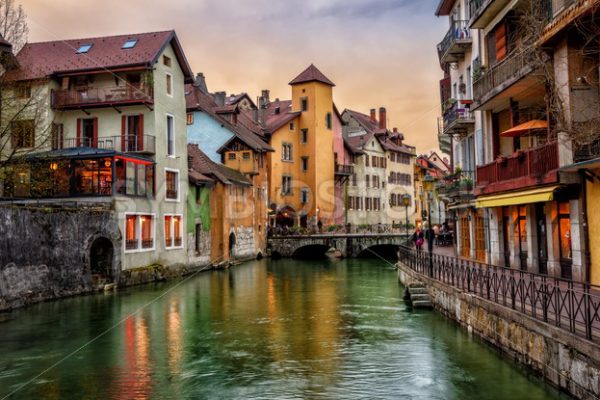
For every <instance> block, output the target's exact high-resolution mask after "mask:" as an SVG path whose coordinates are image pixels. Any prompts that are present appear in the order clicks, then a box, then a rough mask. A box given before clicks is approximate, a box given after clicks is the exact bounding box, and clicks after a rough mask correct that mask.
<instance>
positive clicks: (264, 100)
mask: <svg viewBox="0 0 600 400" xmlns="http://www.w3.org/2000/svg"><path fill="white" fill-rule="evenodd" d="M269 103H270V100H269V91H268V90H267V89H263V90H262V93H261V95H260V98H259V99H258V107H259V108H266V107H267V106H268V105H269Z"/></svg>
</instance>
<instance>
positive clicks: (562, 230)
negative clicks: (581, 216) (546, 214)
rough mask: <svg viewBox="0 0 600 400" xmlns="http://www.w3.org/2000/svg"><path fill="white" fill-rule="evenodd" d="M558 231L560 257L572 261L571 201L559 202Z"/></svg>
mask: <svg viewBox="0 0 600 400" xmlns="http://www.w3.org/2000/svg"><path fill="white" fill-rule="evenodd" d="M558 232H559V235H560V238H559V245H560V246H559V248H560V258H561V260H568V261H570V260H571V259H572V257H573V254H572V249H571V206H570V204H569V202H567V201H565V202H560V203H558Z"/></svg>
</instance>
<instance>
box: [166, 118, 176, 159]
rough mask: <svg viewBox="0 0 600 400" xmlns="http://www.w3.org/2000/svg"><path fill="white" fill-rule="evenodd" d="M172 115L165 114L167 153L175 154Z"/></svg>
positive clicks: (169, 154)
mask: <svg viewBox="0 0 600 400" xmlns="http://www.w3.org/2000/svg"><path fill="white" fill-rule="evenodd" d="M173 123H174V121H173V116H172V115H167V155H168V156H174V155H175V132H174V124H173Z"/></svg>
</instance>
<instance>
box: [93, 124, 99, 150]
mask: <svg viewBox="0 0 600 400" xmlns="http://www.w3.org/2000/svg"><path fill="white" fill-rule="evenodd" d="M92 125H93V129H94V133H93V139H92V147H98V118H97V117H94V118H93V119H92Z"/></svg>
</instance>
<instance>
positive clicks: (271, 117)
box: [265, 100, 300, 134]
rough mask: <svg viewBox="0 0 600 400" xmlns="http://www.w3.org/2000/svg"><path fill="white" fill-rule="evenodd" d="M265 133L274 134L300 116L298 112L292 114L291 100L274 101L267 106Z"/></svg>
mask: <svg viewBox="0 0 600 400" xmlns="http://www.w3.org/2000/svg"><path fill="white" fill-rule="evenodd" d="M277 110H279V111H277ZM265 111H266V119H267V128H266V131H267V133H270V134H272V133H274V132H275V131H276V130H277V129H279V128H281V127H282V126H284V125H286V124H288V123H289V122H291V121H293V120H294V119H295V118H296V117H298V116H299V115H300V112H292V101H291V100H276V101H273V102H271V103H269V105H268V106H267V109H266V110H265Z"/></svg>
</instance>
